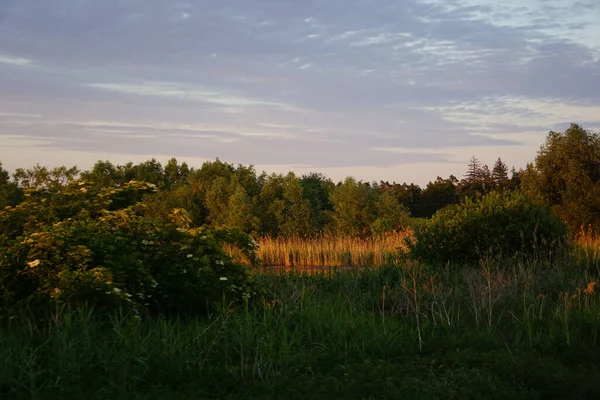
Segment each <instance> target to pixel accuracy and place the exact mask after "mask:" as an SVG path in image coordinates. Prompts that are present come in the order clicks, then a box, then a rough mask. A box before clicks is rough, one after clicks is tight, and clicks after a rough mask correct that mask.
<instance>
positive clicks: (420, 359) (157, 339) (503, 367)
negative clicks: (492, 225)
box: [0, 238, 600, 400]
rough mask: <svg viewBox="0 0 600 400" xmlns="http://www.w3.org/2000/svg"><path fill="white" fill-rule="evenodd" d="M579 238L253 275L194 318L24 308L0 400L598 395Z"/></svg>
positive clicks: (8, 331)
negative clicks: (449, 263) (448, 261)
mask: <svg viewBox="0 0 600 400" xmlns="http://www.w3.org/2000/svg"><path fill="white" fill-rule="evenodd" d="M588 239H589V240H588V241H587V242H584V241H582V242H581V243H580V247H579V250H578V251H577V252H576V253H575V255H568V254H563V255H561V256H560V257H559V258H558V259H557V260H555V261H553V262H552V263H550V262H548V261H547V260H543V259H540V258H538V259H536V260H535V261H526V260H520V261H519V260H517V261H511V262H508V261H498V260H489V259H484V260H481V263H480V265H471V266H464V267H462V268H461V267H459V266H453V267H452V268H434V267H431V266H425V265H421V264H419V263H417V262H414V261H406V262H404V263H402V264H399V265H395V266H386V267H381V268H369V269H365V270H363V271H361V272H353V271H348V270H340V271H338V272H332V273H328V274H313V275H301V274H298V273H293V272H292V273H290V274H289V275H281V274H271V273H264V274H259V275H256V279H259V280H260V281H261V283H262V284H263V285H265V286H266V287H267V288H268V290H269V291H271V292H272V293H274V297H273V298H272V299H269V300H268V301H266V302H265V303H264V304H263V306H261V307H249V308H246V309H238V310H235V311H230V310H226V309H225V308H222V309H221V311H219V312H215V313H214V314H213V315H211V316H210V317H209V318H204V319H199V318H193V319H188V320H185V319H178V320H168V319H165V318H161V317H154V318H148V319H142V320H137V319H135V318H129V317H127V316H123V315H120V316H113V317H112V318H111V319H110V321H108V322H107V321H106V320H101V319H99V318H97V317H95V316H94V314H93V313H92V312H90V310H86V309H77V310H57V311H56V312H55V313H53V314H51V315H49V316H48V318H46V319H45V320H44V321H43V322H39V321H38V322H34V320H33V319H32V318H31V317H29V316H28V314H27V313H26V312H25V311H24V312H23V314H22V315H20V316H18V317H15V318H13V319H10V320H8V321H3V324H2V325H1V327H0V398H2V399H76V398H77V399H79V398H86V399H90V400H91V399H106V398H111V399H267V398H269V399H270V398H273V399H281V398H285V399H290V400H291V399H332V398H339V399H528V400H529V399H570V398H572V399H576V398H582V399H583V398H590V399H591V398H600V384H598V382H600V342H599V340H600V338H599V337H598V334H599V329H600V295H599V293H598V288H596V286H595V282H598V277H599V275H600V264H599V263H598V259H597V258H596V259H593V258H589V257H591V256H592V255H593V254H596V255H597V253H594V252H593V251H594V249H596V251H597V249H598V247H597V242H594V241H593V240H591V238H588ZM577 396H579V397H577Z"/></svg>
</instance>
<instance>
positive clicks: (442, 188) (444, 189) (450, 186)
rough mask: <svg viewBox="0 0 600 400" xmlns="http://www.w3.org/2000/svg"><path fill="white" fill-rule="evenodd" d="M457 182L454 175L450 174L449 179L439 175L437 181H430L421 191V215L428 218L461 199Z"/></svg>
mask: <svg viewBox="0 0 600 400" xmlns="http://www.w3.org/2000/svg"><path fill="white" fill-rule="evenodd" d="M457 183H458V182H457V179H456V178H455V177H454V176H450V177H449V178H448V179H442V178H441V177H439V176H438V177H437V179H436V180H435V181H433V182H429V183H428V184H427V187H425V189H424V190H423V192H421V201H420V204H419V216H421V217H426V218H428V217H431V216H432V215H433V214H435V213H436V212H437V211H438V210H440V209H442V208H444V207H446V206H448V205H451V204H456V203H457V202H458V200H459V196H458V191H457Z"/></svg>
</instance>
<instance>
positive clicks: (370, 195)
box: [330, 177, 377, 236]
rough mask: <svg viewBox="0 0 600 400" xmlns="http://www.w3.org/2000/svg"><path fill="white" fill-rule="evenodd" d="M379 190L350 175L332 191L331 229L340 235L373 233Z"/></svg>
mask: <svg viewBox="0 0 600 400" xmlns="http://www.w3.org/2000/svg"><path fill="white" fill-rule="evenodd" d="M376 196H377V192H376V191H375V190H374V189H372V188H370V187H369V186H367V185H366V184H364V183H363V182H357V181H356V180H355V179H354V178H352V177H348V178H346V180H344V182H343V183H340V184H338V185H337V186H336V187H335V189H334V190H333V192H332V193H331V203H332V204H333V211H332V212H331V213H330V215H331V220H332V226H331V228H330V229H331V230H333V232H335V233H336V234H338V235H347V236H365V235H369V234H370V233H371V224H372V223H373V220H374V218H373V216H374V215H375V214H376V206H375V204H376V200H377V197H376Z"/></svg>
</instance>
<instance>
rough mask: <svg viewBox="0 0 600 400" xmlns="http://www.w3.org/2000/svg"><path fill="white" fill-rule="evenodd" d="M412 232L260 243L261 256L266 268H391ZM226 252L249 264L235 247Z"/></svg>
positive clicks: (268, 240)
mask: <svg viewBox="0 0 600 400" xmlns="http://www.w3.org/2000/svg"><path fill="white" fill-rule="evenodd" d="M410 236H411V232H410V231H404V232H396V233H390V234H387V235H383V236H380V237H371V238H351V237H334V236H325V235H323V236H318V237H314V238H307V239H304V238H271V237H264V238H261V239H258V240H257V242H258V244H259V245H260V250H259V252H258V256H259V258H260V261H261V266H264V267H305V268H313V267H358V268H364V267H373V266H378V265H385V264H389V263H391V262H393V261H394V259H395V258H396V257H397V256H398V254H399V253H400V252H403V251H405V250H406V245H405V239H406V238H407V237H410ZM225 250H226V251H227V252H228V253H229V254H230V255H232V256H234V257H235V258H236V259H237V260H238V261H240V262H242V263H245V264H248V260H246V259H245V258H244V257H243V256H241V255H240V252H239V251H238V250H237V249H236V248H235V247H233V246H225Z"/></svg>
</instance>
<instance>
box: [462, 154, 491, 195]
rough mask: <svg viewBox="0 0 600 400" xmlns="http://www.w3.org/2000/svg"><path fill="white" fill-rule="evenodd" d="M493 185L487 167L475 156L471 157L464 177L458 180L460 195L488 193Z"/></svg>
mask: <svg viewBox="0 0 600 400" xmlns="http://www.w3.org/2000/svg"><path fill="white" fill-rule="evenodd" d="M493 186H494V182H493V179H492V174H491V172H490V169H489V167H488V166H487V165H484V164H481V162H480V161H479V160H478V159H477V158H476V157H475V156H473V157H471V160H470V161H469V164H468V165H467V172H466V173H465V177H464V179H463V180H462V181H461V182H460V192H461V197H463V198H465V197H477V196H479V195H482V194H485V193H489V192H490V191H491V190H492V189H493Z"/></svg>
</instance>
